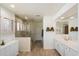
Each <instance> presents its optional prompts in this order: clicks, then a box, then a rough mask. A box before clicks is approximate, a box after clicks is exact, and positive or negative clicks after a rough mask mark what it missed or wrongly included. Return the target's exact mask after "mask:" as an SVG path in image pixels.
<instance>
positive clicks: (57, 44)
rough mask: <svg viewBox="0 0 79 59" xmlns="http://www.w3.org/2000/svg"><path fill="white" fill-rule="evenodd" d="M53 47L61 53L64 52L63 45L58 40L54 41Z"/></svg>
mask: <svg viewBox="0 0 79 59" xmlns="http://www.w3.org/2000/svg"><path fill="white" fill-rule="evenodd" d="M55 49H56V50H57V51H58V52H59V53H60V54H61V55H64V54H65V53H64V52H65V50H64V49H65V46H64V45H63V44H61V43H60V42H59V41H55Z"/></svg>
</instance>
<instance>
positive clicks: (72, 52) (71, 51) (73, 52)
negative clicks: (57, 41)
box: [70, 49, 79, 56]
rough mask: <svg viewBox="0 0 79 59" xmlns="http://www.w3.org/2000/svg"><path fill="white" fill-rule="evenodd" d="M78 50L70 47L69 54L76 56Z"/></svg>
mask: <svg viewBox="0 0 79 59" xmlns="http://www.w3.org/2000/svg"><path fill="white" fill-rule="evenodd" d="M78 54H79V52H77V51H75V50H73V49H70V56H78Z"/></svg>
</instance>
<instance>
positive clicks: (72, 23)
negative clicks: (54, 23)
mask: <svg viewBox="0 0 79 59" xmlns="http://www.w3.org/2000/svg"><path fill="white" fill-rule="evenodd" d="M71 27H74V28H75V27H78V19H77V18H74V19H72V20H69V38H70V39H71V40H78V32H77V31H72V32H71V31H70V28H71Z"/></svg>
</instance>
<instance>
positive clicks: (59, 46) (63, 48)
mask: <svg viewBox="0 0 79 59" xmlns="http://www.w3.org/2000/svg"><path fill="white" fill-rule="evenodd" d="M67 44H68V43H67ZM55 49H56V50H57V51H58V52H59V53H60V55H62V56H78V55H79V51H77V50H75V49H74V48H71V47H69V46H67V45H65V43H62V42H61V41H58V40H55Z"/></svg>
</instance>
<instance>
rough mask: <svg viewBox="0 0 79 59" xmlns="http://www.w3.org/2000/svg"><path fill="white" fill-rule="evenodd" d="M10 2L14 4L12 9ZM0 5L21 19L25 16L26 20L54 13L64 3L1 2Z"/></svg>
mask: <svg viewBox="0 0 79 59" xmlns="http://www.w3.org/2000/svg"><path fill="white" fill-rule="evenodd" d="M11 4H14V5H15V8H14V9H13V8H11V7H10V5H11ZM1 5H2V6H3V7H6V8H8V9H9V10H11V11H13V12H14V13H15V14H16V15H18V16H19V17H21V18H23V19H24V17H25V16H27V17H28V20H41V19H42V18H43V16H51V15H52V16H53V15H55V14H56V13H57V12H58V11H59V10H60V9H61V8H62V7H63V6H64V5H65V3H1ZM36 15H40V16H36Z"/></svg>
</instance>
